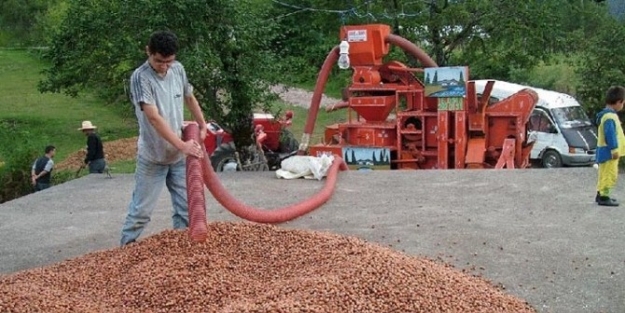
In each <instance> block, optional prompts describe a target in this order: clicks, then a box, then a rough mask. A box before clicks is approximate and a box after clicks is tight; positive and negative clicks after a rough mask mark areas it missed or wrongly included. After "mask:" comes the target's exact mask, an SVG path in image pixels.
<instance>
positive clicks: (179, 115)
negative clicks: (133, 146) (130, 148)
mask: <svg viewBox="0 0 625 313" xmlns="http://www.w3.org/2000/svg"><path fill="white" fill-rule="evenodd" d="M192 93H193V87H192V86H191V85H190V84H189V81H188V80H187V74H186V72H185V70H184V67H183V66H182V64H180V62H178V61H174V62H173V63H172V64H171V66H170V67H169V69H168V71H167V74H166V75H165V76H164V77H161V76H159V75H158V73H156V71H154V69H152V67H151V66H150V64H149V62H147V61H146V62H145V63H143V65H141V66H140V67H138V68H137V69H136V70H135V71H134V72H133V73H132V76H131V77H130V98H131V101H132V103H133V105H134V107H135V114H136V115H137V120H138V121H139V141H138V142H137V148H138V151H137V154H138V156H140V157H141V158H144V159H146V160H148V161H150V162H154V163H158V164H173V163H176V162H178V161H180V160H181V159H182V158H183V157H184V155H183V153H182V152H180V151H179V150H178V149H176V148H175V147H174V146H173V145H172V144H170V143H169V142H167V140H165V139H164V138H163V137H161V136H160V135H159V134H158V132H157V131H156V129H155V128H154V127H153V126H152V124H150V122H149V121H148V118H147V116H146V115H145V114H144V113H143V111H142V110H141V105H142V104H143V105H155V106H156V107H157V109H158V113H159V114H160V115H161V116H162V117H163V119H165V121H166V122H167V124H168V125H169V127H170V128H171V130H172V131H173V132H174V133H176V134H177V135H178V136H179V137H181V136H182V123H183V117H184V115H183V113H184V99H185V97H188V96H191V95H192Z"/></svg>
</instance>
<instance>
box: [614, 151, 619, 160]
mask: <svg viewBox="0 0 625 313" xmlns="http://www.w3.org/2000/svg"><path fill="white" fill-rule="evenodd" d="M618 157H619V156H618V152H612V160H618Z"/></svg>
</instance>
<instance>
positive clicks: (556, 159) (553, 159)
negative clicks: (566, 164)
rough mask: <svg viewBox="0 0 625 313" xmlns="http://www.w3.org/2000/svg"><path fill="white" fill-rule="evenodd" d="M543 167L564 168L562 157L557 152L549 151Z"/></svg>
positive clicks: (544, 156) (544, 155)
mask: <svg viewBox="0 0 625 313" xmlns="http://www.w3.org/2000/svg"><path fill="white" fill-rule="evenodd" d="M542 165H543V167H544V168H556V167H562V157H561V156H560V154H559V153H558V152H557V151H554V150H547V151H545V153H544V154H543V158H542Z"/></svg>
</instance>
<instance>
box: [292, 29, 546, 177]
mask: <svg viewBox="0 0 625 313" xmlns="http://www.w3.org/2000/svg"><path fill="white" fill-rule="evenodd" d="M340 40H342V42H341V44H340V46H337V47H335V48H334V49H333V50H332V51H331V52H330V54H329V55H328V56H327V58H326V61H325V62H324V64H323V66H322V68H321V71H320V73H319V77H318V79H317V85H316V87H315V92H314V94H313V100H312V101H311V106H310V109H309V112H308V119H307V122H306V126H305V128H304V134H303V136H302V140H301V144H300V148H299V149H300V151H299V154H300V155H303V154H306V153H308V154H310V155H312V156H319V155H321V154H333V155H339V156H341V157H342V158H343V159H344V160H345V161H346V162H347V164H348V165H350V167H352V168H355V169H384V168H387V169H452V168H455V169H463V168H503V167H507V168H524V167H527V166H528V164H529V153H530V151H531V148H532V145H533V143H532V142H529V141H528V136H527V135H528V133H527V129H526V124H527V122H528V119H529V117H530V114H531V112H532V110H533V109H534V106H535V105H536V102H537V101H538V95H537V94H536V93H535V92H534V91H532V90H530V89H524V90H520V91H519V92H517V93H516V94H513V95H511V96H510V97H508V98H505V99H501V100H500V101H496V102H493V101H489V100H491V99H490V92H491V90H492V87H493V83H494V81H493V82H489V84H487V86H486V88H485V90H484V92H483V93H482V94H477V93H476V88H475V84H474V82H472V81H470V80H469V71H468V68H467V67H464V66H459V67H438V65H437V64H436V63H435V62H434V61H433V60H432V59H431V58H430V57H429V56H428V55H427V54H426V53H424V52H423V51H422V50H421V49H420V48H418V47H417V46H415V45H414V44H413V43H411V42H409V41H408V40H406V39H404V38H402V37H399V36H397V35H393V34H391V28H390V27H389V26H388V25H382V24H375V25H348V26H343V27H342V28H341V33H340ZM392 45H394V46H398V47H400V48H402V49H403V50H404V51H405V52H406V53H408V54H410V55H412V56H413V57H414V58H415V59H417V60H418V61H419V62H420V64H421V65H422V66H423V68H410V67H408V66H406V65H404V64H402V63H400V62H398V61H385V60H384V57H385V56H386V55H387V54H388V53H389V49H390V47H391V46H392ZM336 63H338V65H339V67H340V68H342V69H348V68H349V69H351V70H352V71H353V75H352V82H351V84H350V85H349V86H348V87H347V88H346V90H345V95H344V101H343V102H342V103H339V104H338V105H335V106H334V107H332V108H330V110H332V109H337V108H344V109H346V110H347V117H348V118H347V121H346V122H345V123H339V124H334V125H329V126H326V127H325V132H324V136H323V140H322V142H321V143H315V144H312V145H309V143H310V138H311V135H312V133H313V129H314V125H315V119H316V116H317V112H318V109H319V105H320V100H321V94H322V93H323V89H324V85H325V83H326V81H327V79H328V76H329V74H330V71H331V69H332V67H333V66H334V64H336Z"/></svg>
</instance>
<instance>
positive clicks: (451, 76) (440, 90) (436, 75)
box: [425, 66, 469, 98]
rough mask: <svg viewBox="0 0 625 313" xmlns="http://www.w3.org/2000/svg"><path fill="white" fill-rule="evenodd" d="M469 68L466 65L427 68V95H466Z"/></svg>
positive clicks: (441, 96) (444, 96) (445, 96)
mask: <svg viewBox="0 0 625 313" xmlns="http://www.w3.org/2000/svg"><path fill="white" fill-rule="evenodd" d="M468 75H469V70H468V68H467V67H466V66H455V67H428V68H426V69H425V96H426V97H436V98H451V97H464V96H465V95H466V93H467V91H466V85H467V84H466V82H467V79H468V77H467V76H468Z"/></svg>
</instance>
